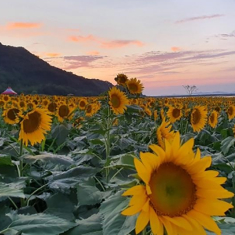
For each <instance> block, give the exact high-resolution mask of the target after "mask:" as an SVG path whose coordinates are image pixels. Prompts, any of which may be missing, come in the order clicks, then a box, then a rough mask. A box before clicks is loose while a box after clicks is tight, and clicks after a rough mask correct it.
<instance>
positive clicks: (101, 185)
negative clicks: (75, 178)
mask: <svg viewBox="0 0 235 235" xmlns="http://www.w3.org/2000/svg"><path fill="white" fill-rule="evenodd" d="M94 179H95V180H96V181H97V182H98V183H99V185H100V187H101V188H102V189H103V191H105V188H104V186H103V184H102V183H101V182H100V181H99V179H98V178H97V177H95V176H94Z"/></svg>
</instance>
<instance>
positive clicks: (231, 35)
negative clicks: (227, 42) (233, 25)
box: [217, 30, 235, 39]
mask: <svg viewBox="0 0 235 235" xmlns="http://www.w3.org/2000/svg"><path fill="white" fill-rule="evenodd" d="M217 36H219V37H221V38H222V39H224V38H235V30H234V31H233V32H232V33H229V34H228V33H222V34H219V35H217Z"/></svg>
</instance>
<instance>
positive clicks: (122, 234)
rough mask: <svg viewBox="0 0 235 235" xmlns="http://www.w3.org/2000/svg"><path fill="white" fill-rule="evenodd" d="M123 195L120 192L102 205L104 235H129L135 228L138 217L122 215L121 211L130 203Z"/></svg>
mask: <svg viewBox="0 0 235 235" xmlns="http://www.w3.org/2000/svg"><path fill="white" fill-rule="evenodd" d="M121 194H122V192H118V193H117V194H115V195H113V196H112V197H110V198H109V199H108V200H106V201H104V202H103V203H102V204H101V207H100V213H101V214H102V216H103V217H104V220H103V235H110V234H112V235H127V234H129V233H130V232H131V231H132V230H134V228H135V222H136V218H137V217H136V216H123V215H121V211H123V210H124V209H125V207H126V206H127V205H128V203H129V200H128V199H127V198H126V197H122V196H121Z"/></svg>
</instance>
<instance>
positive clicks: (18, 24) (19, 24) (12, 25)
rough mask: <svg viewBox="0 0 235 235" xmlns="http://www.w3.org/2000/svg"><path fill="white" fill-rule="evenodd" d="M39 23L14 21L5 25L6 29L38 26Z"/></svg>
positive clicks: (39, 25)
mask: <svg viewBox="0 0 235 235" xmlns="http://www.w3.org/2000/svg"><path fill="white" fill-rule="evenodd" d="M40 27H41V24H40V23H26V22H15V23H9V24H7V26H6V29H8V30H11V29H29V28H40Z"/></svg>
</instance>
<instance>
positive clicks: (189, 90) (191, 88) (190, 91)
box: [183, 85, 198, 95]
mask: <svg viewBox="0 0 235 235" xmlns="http://www.w3.org/2000/svg"><path fill="white" fill-rule="evenodd" d="M183 87H184V89H185V90H186V92H187V93H188V95H192V94H193V93H194V92H196V91H197V90H198V88H197V87H196V86H195V85H193V86H190V85H186V86H184V85H183Z"/></svg>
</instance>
